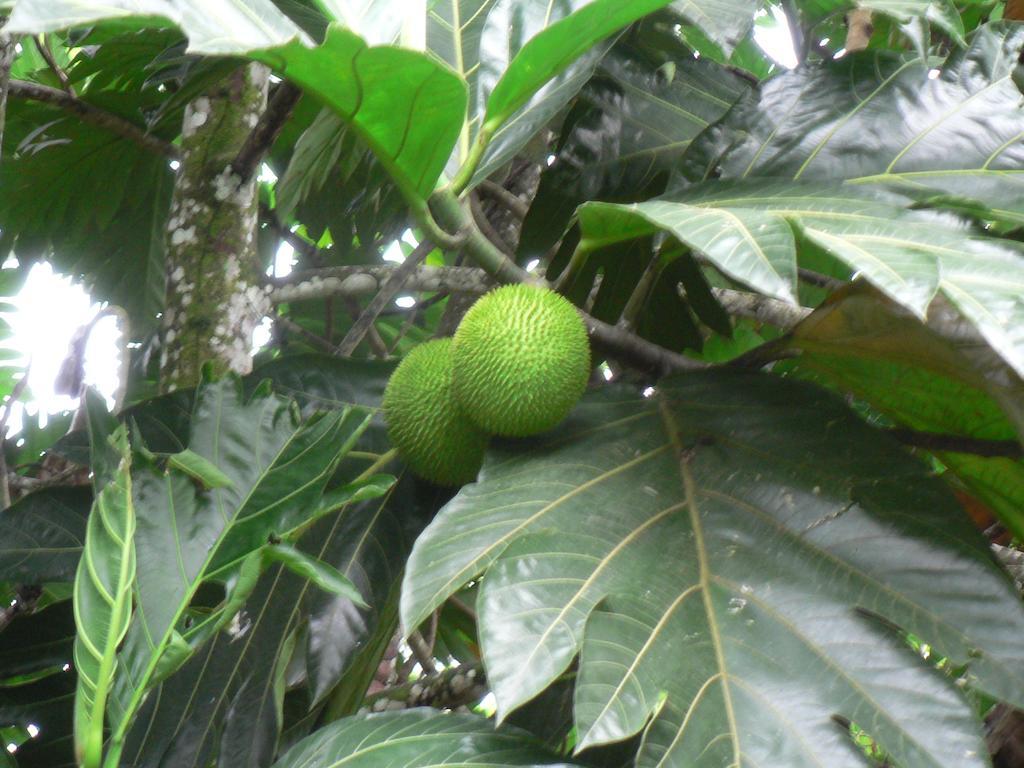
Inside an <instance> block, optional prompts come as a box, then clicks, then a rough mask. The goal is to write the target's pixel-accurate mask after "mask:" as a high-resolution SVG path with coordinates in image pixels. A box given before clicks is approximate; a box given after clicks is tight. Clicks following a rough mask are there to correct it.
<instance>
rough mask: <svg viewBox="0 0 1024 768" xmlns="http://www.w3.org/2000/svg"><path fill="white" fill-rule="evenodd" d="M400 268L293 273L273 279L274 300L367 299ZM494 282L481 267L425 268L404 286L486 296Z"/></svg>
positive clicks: (421, 290) (385, 266) (413, 290)
mask: <svg viewBox="0 0 1024 768" xmlns="http://www.w3.org/2000/svg"><path fill="white" fill-rule="evenodd" d="M399 269H400V266H399V265H395V264H380V265H376V266H352V267H328V268H326V269H316V270H306V271H303V272H293V273H292V274H290V275H289V276H288V277H287V278H286V279H284V280H273V281H271V282H270V283H269V285H271V286H273V288H272V290H271V292H270V300H271V301H272V302H273V303H275V304H280V303H282V302H286V301H303V300H307V299H325V298H329V297H333V296H339V297H347V296H364V295H366V294H372V293H377V292H379V291H380V290H381V288H382V287H383V286H384V285H385V283H387V281H388V280H389V279H390V278H391V276H392V275H394V274H395V272H397V271H398V270H399ZM493 286H494V281H493V280H491V278H490V276H489V275H488V274H487V273H486V272H484V271H483V270H482V269H479V268H477V267H425V266H422V265H421V266H417V267H416V268H415V269H413V270H411V271H410V272H409V273H408V277H407V278H406V279H405V280H404V281H403V284H402V285H401V286H400V289H401V290H405V291H408V292H409V293H433V292H435V291H447V292H449V293H477V294H479V293H486V292H487V291H488V290H490V289H491V288H492V287H493Z"/></svg>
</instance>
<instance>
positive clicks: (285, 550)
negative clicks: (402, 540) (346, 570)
mask: <svg viewBox="0 0 1024 768" xmlns="http://www.w3.org/2000/svg"><path fill="white" fill-rule="evenodd" d="M263 557H264V560H266V561H267V562H278V563H281V564H282V565H284V567H285V568H287V569H288V570H290V571H291V572H292V573H294V574H295V575H296V576H301V577H302V578H304V579H309V580H310V581H311V582H313V583H314V584H316V585H317V586H318V587H320V589H322V590H324V591H326V592H330V593H332V594H335V595H338V596H340V597H345V598H348V599H349V600H351V601H352V602H353V603H355V604H356V605H357V606H359V607H360V608H369V607H370V606H369V605H367V603H366V601H365V600H363V596H362V595H360V594H359V590H358V589H356V587H355V585H354V584H353V583H352V582H351V581H350V580H349V579H347V578H346V577H345V576H343V575H342V574H341V573H340V572H339V571H338V569H337V568H335V567H334V566H333V565H329V564H328V563H325V562H324V561H323V560H319V559H317V558H315V557H312V556H310V555H308V554H306V553H305V552H303V551H301V550H298V549H296V548H295V547H293V546H292V545H290V544H268V545H267V546H266V547H264V549H263Z"/></svg>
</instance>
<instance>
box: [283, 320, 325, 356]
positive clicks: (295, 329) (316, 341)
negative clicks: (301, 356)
mask: <svg viewBox="0 0 1024 768" xmlns="http://www.w3.org/2000/svg"><path fill="white" fill-rule="evenodd" d="M274 324H275V325H278V326H280V327H281V328H283V329H284V330H286V331H288V332H289V333H294V334H295V335H296V336H298V337H300V338H301V339H302V340H303V341H305V342H306V343H308V344H309V345H310V346H311V347H313V348H314V349H318V350H320V351H321V352H323V353H325V354H328V355H336V354H338V348H337V347H335V346H334V345H333V344H331V342H329V341H327V340H326V339H323V338H321V337H319V336H317V335H316V334H315V333H312V332H310V331H307V330H306V329H305V328H303V327H302V326H301V325H299V324H298V323H296V322H295V321H294V320H289V319H288V318H287V317H285V316H284V315H276V316H275V317H274Z"/></svg>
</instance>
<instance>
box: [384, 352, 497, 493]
mask: <svg viewBox="0 0 1024 768" xmlns="http://www.w3.org/2000/svg"><path fill="white" fill-rule="evenodd" d="M452 347H453V344H452V341H451V339H435V340H434V341H428V342H427V343H426V344H421V345H420V346H418V347H416V349H414V350H413V351H412V352H410V353H409V354H408V355H407V356H406V357H405V359H404V360H403V361H402V364H401V365H399V366H398V368H397V369H396V370H395V372H394V374H392V376H391V380H390V381H389V382H388V388H387V389H386V390H385V392H384V418H385V419H386V420H387V424H388V436H389V437H390V438H391V440H392V442H393V443H394V444H395V446H396V447H397V448H398V451H399V453H400V455H401V456H402V458H403V459H404V460H405V461H406V463H408V464H409V466H410V467H411V468H412V470H413V472H415V473H416V474H418V475H420V476H421V477H423V478H426V479H427V480H430V481H432V482H435V483H437V484H439V485H456V486H457V485H462V484H464V483H468V482H471V481H472V480H473V478H475V477H476V473H477V471H478V470H479V469H480V465H481V464H482V463H483V459H484V449H486V447H487V433H486V432H485V431H483V430H482V429H480V428H479V427H478V426H476V425H475V424H473V422H471V421H470V420H469V418H468V417H467V415H466V413H465V411H464V409H463V408H461V407H460V405H459V403H458V401H457V400H456V398H455V393H454V391H453V387H452V377H453V375H452V371H453V367H454V355H453V350H452Z"/></svg>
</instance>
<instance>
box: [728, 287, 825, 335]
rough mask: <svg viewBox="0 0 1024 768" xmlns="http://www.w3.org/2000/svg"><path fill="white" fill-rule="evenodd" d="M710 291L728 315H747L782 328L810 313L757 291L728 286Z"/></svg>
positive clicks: (789, 326)
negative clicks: (748, 291) (752, 291)
mask: <svg viewBox="0 0 1024 768" xmlns="http://www.w3.org/2000/svg"><path fill="white" fill-rule="evenodd" d="M711 292H712V293H713V294H714V296H715V298H716V299H718V303H719V304H721V305H722V308H723V309H724V310H725V311H726V312H728V313H729V314H730V315H738V316H739V317H749V318H751V319H753V320H757V321H758V322H760V323H767V324H769V325H775V326H778V327H779V328H782V329H784V330H789V329H790V328H792V327H793V326H794V325H796V324H797V323H799V322H800V321H801V320H803V319H804V318H805V317H807V316H808V315H809V314H811V310H810V309H807V308H806V307H795V306H793V305H792V304H788V303H786V302H785V301H780V300H779V299H773V298H771V297H769V296H761V295H760V294H757V293H747V292H746V291H734V290H732V289H730V288H712V289H711Z"/></svg>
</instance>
